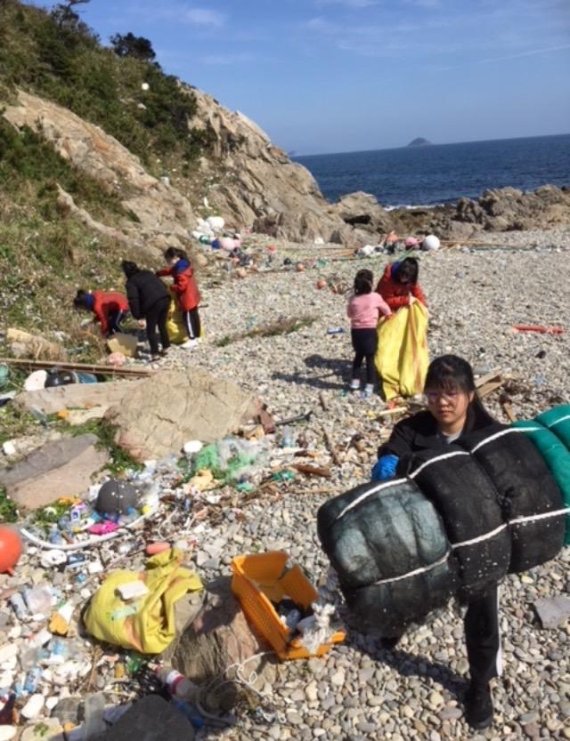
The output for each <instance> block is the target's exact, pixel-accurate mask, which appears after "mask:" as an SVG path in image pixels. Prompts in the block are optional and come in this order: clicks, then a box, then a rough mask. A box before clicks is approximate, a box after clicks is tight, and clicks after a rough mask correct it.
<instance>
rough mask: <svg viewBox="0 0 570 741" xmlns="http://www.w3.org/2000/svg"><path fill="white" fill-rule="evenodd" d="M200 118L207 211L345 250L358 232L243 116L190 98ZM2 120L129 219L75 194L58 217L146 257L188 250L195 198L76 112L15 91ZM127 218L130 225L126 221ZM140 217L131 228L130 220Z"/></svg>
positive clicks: (194, 123)
mask: <svg viewBox="0 0 570 741" xmlns="http://www.w3.org/2000/svg"><path fill="white" fill-rule="evenodd" d="M192 92H193V93H194V95H195V96H196V101H197V104H198V111H197V114H196V116H195V118H194V119H193V120H191V121H190V122H189V127H190V128H195V129H205V130H207V131H208V133H209V137H210V140H211V142H212V144H211V153H210V154H209V155H208V156H207V157H206V156H205V157H203V158H202V160H201V163H200V169H201V175H202V178H203V181H204V182H211V180H212V173H213V172H214V173H217V178H216V179H215V180H216V182H215V185H214V186H210V189H209V190H208V201H209V208H210V209H211V210H213V211H214V212H216V213H219V214H220V215H222V216H223V217H224V218H225V219H226V222H228V223H229V224H230V225H232V226H233V227H235V228H236V229H241V228H243V227H248V228H252V229H253V230H254V231H260V232H264V233H268V234H271V235H272V236H275V237H280V238H284V239H289V240H292V241H301V240H306V241H313V240H315V239H322V240H324V241H335V242H344V243H348V242H350V241H351V238H352V230H351V229H350V227H348V226H346V224H344V222H343V221H342V220H341V219H340V218H338V216H337V215H336V214H334V213H331V212H329V210H328V205H329V204H328V203H327V201H326V200H325V198H324V197H323V195H322V194H321V192H320V190H319V188H318V186H317V184H316V182H315V180H314V178H313V176H312V175H311V174H310V173H309V171H308V170H306V169H305V168H304V167H302V166H301V165H298V164H295V163H293V162H292V161H291V160H290V159H289V157H288V156H287V155H286V154H285V152H284V151H283V150H281V149H279V148H278V147H276V146H274V145H273V144H272V143H271V141H270V139H269V137H268V136H267V135H266V134H265V133H264V132H263V131H262V130H261V129H260V128H259V127H258V126H257V125H256V124H255V123H253V121H251V120H250V119H248V118H247V117H246V116H244V115H243V114H242V113H239V112H232V111H229V110H228V109H226V108H224V107H223V106H221V105H220V104H219V103H218V102H217V101H215V100H214V98H212V97H211V96H209V95H206V94H205V93H203V92H201V91H200V90H194V89H193V90H192ZM3 115H4V117H5V118H6V119H7V120H8V121H9V122H10V123H12V124H13V125H14V126H16V127H17V128H22V127H24V126H27V127H29V128H30V129H32V130H34V131H36V132H37V133H39V134H41V135H42V136H43V137H44V138H45V139H46V140H47V141H49V142H50V143H51V144H52V145H53V147H54V149H55V150H56V151H57V152H58V154H60V155H61V156H62V157H63V158H64V159H66V160H68V161H69V162H70V163H71V164H72V165H73V166H74V167H76V168H78V169H79V170H81V171H82V172H84V173H85V174H86V175H88V176H89V177H91V178H93V179H95V180H97V181H98V182H100V183H101V186H102V187H103V188H105V189H106V190H107V191H108V192H109V193H113V194H114V195H116V196H118V197H119V199H120V201H121V204H122V206H123V208H124V211H125V218H124V219H123V220H122V221H121V223H120V224H119V225H118V226H113V227H111V226H109V225H107V224H104V223H101V222H98V221H96V220H95V219H94V218H92V217H91V215H90V214H88V213H87V212H86V211H85V210H84V209H81V208H79V207H78V206H77V205H76V204H75V203H74V201H73V198H72V197H71V195H70V194H68V193H66V192H65V191H63V190H62V189H61V188H60V190H59V197H58V207H59V210H60V213H61V214H62V216H69V215H72V216H74V217H75V218H77V219H79V220H80V221H82V222H83V223H84V224H85V225H86V226H88V227H89V228H91V229H93V230H95V231H98V232H100V233H101V234H105V235H106V236H110V237H112V238H114V239H116V240H117V241H120V242H122V243H127V244H132V245H133V246H136V247H138V248H139V249H141V250H146V251H149V252H150V253H151V254H152V253H153V250H157V249H158V250H160V249H163V248H164V247H165V246H166V245H167V244H179V245H183V244H184V243H187V241H188V236H189V232H190V231H192V230H193V229H195V227H196V222H197V216H196V214H195V212H194V208H193V206H192V204H191V203H190V201H189V199H188V198H186V197H185V196H183V195H182V194H181V193H180V192H179V190H177V188H175V187H173V186H172V185H171V184H170V183H169V182H168V181H165V179H160V180H159V179H157V178H155V177H153V176H152V175H149V173H148V172H146V170H145V169H144V167H143V166H142V164H141V162H140V160H139V158H138V157H136V156H134V155H133V154H131V153H130V152H129V150H128V149H126V148H125V147H124V146H123V145H122V144H120V143H119V142H118V141H117V140H116V139H115V138H114V137H112V136H110V135H108V134H106V133H105V131H103V129H101V128H100V127H99V126H95V125H94V124H91V123H88V122H87V121H84V120H83V119H82V118H80V117H79V116H77V115H76V114H74V113H72V112H71V111H69V110H67V109H65V108H62V107H61V106H59V105H57V104H55V103H51V102H49V101H47V100H45V99H43V98H39V97H37V96H35V95H30V94H29V93H26V92H23V91H19V92H18V101H17V103H16V104H15V105H8V106H7V107H6V108H5V110H4V112H3ZM129 215H130V217H129ZM133 215H134V217H135V218H134V220H133V218H132V216H133Z"/></svg>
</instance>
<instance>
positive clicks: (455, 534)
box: [409, 445, 511, 599]
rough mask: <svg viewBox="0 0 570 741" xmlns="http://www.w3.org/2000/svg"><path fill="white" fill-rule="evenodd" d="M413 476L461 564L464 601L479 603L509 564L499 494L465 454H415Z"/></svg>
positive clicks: (454, 449) (508, 543) (456, 451)
mask: <svg viewBox="0 0 570 741" xmlns="http://www.w3.org/2000/svg"><path fill="white" fill-rule="evenodd" d="M409 476H410V478H412V479H413V480H414V481H415V483H416V484H417V485H418V486H419V488H420V489H421V491H422V492H423V494H424V495H425V496H426V497H427V498H428V499H429V500H430V501H431V502H432V503H433V505H434V507H435V508H436V510H437V512H438V513H439V515H440V516H441V519H442V521H443V525H444V528H445V533H446V536H447V539H448V541H449V543H450V544H451V548H452V549H453V552H454V554H455V556H456V558H457V561H458V563H459V577H460V582H461V589H460V596H461V597H462V598H463V599H469V598H475V597H477V596H480V595H482V594H484V593H485V592H486V591H487V590H488V588H489V587H490V586H491V585H493V584H495V583H496V582H497V581H499V580H500V579H502V578H503V577H504V576H505V574H506V573H507V571H508V568H509V564H510V561H511V537H510V533H509V531H508V528H507V525H506V523H505V522H504V520H503V513H502V510H501V507H500V505H499V502H498V495H497V490H496V488H495V486H494V484H493V481H492V480H491V479H490V478H489V476H488V475H487V474H486V472H485V471H484V469H483V468H482V467H481V466H479V465H478V463H477V461H476V460H475V459H474V458H473V457H472V456H471V455H470V454H469V453H467V452H466V451H464V450H462V449H461V448H459V447H457V446H455V445H449V446H448V449H447V450H446V451H445V452H443V453H442V452H441V451H435V450H427V451H424V452H422V453H418V454H415V455H414V456H413V457H412V458H411V460H410V465H409Z"/></svg>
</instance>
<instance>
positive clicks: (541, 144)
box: [295, 134, 570, 206]
mask: <svg viewBox="0 0 570 741" xmlns="http://www.w3.org/2000/svg"><path fill="white" fill-rule="evenodd" d="M295 161H296V162H300V163H301V164H302V165H304V166H305V167H306V168H307V169H308V170H310V172H312V174H313V175H314V177H315V178H316V180H317V182H318V184H319V187H320V189H321V191H322V192H323V194H324V195H325V197H326V198H327V199H328V200H330V201H336V200H337V199H338V198H339V197H340V196H342V195H346V194H347V193H352V192H354V191H357V190H363V191H365V192H366V193H372V194H373V195H375V196H376V198H377V199H378V201H379V202H380V203H381V204H382V205H383V206H410V205H414V206H417V205H433V204H436V203H451V202H453V201H456V200H457V199H458V198H460V197H461V196H467V197H468V198H477V197H478V196H480V195H481V194H482V192H483V191H484V190H487V189H488V188H504V187H506V186H509V185H510V186H513V187H515V188H520V189H521V190H534V189H535V188H538V187H539V186H541V185H545V184H546V183H550V184H552V185H558V186H559V187H561V186H563V185H567V186H570V134H564V135H560V136H540V137H532V138H527V139H501V140H497V141H483V142H467V143H465V144H430V145H426V146H420V147H401V148H399V149H380V150H374V151H370V152H346V153H343V154H319V155H310V156H305V157H295Z"/></svg>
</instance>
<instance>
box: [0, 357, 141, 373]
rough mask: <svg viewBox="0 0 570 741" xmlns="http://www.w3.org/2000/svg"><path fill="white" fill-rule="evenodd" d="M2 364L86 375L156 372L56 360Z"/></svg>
mask: <svg viewBox="0 0 570 741" xmlns="http://www.w3.org/2000/svg"><path fill="white" fill-rule="evenodd" d="M0 363H3V364H5V365H14V366H16V367H19V368H38V369H44V370H45V369H49V368H57V369H58V370H76V371H85V372H86V373H101V374H103V375H106V376H148V375H151V374H152V373H155V372H156V371H154V370H152V369H151V368H121V367H116V366H113V365H103V364H97V363H62V362H60V361H56V360H32V359H30V358H0Z"/></svg>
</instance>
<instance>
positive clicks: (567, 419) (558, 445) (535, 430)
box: [513, 404, 570, 545]
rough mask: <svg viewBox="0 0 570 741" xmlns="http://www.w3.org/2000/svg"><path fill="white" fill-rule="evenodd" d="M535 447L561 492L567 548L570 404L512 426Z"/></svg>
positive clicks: (569, 537) (569, 535)
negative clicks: (565, 510) (565, 508)
mask: <svg viewBox="0 0 570 741" xmlns="http://www.w3.org/2000/svg"><path fill="white" fill-rule="evenodd" d="M513 427H518V428H519V429H521V430H522V431H523V432H524V433H525V434H526V435H527V436H528V437H529V438H530V439H531V440H532V442H533V443H534V444H535V445H536V447H537V448H538V450H539V452H540V453H541V455H542V457H543V458H544V460H545V461H546V464H547V465H548V467H549V469H550V472H551V473H552V476H553V478H554V479H555V481H556V483H557V484H558V486H559V487H560V490H561V491H562V496H563V499H564V504H565V505H566V507H568V515H567V516H566V537H565V540H564V543H565V545H570V404H563V405H561V406H557V407H554V408H553V409H549V410H548V411H547V412H543V413H542V414H539V415H538V416H537V417H535V418H534V419H531V420H521V421H519V422H514V424H513Z"/></svg>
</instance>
